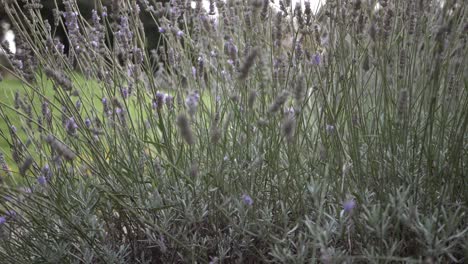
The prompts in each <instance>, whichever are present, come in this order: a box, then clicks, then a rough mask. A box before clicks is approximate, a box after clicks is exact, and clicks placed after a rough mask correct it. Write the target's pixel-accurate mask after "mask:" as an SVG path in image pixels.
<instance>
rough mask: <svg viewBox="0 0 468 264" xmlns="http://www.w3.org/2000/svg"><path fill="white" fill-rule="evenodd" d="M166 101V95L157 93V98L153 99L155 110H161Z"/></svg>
mask: <svg viewBox="0 0 468 264" xmlns="http://www.w3.org/2000/svg"><path fill="white" fill-rule="evenodd" d="M165 99H166V95H165V94H163V93H161V92H160V91H157V92H156V96H155V98H154V99H153V109H156V108H157V109H161V108H162V107H163V105H164V101H165Z"/></svg>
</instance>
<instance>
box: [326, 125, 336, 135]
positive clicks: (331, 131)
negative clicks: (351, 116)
mask: <svg viewBox="0 0 468 264" xmlns="http://www.w3.org/2000/svg"><path fill="white" fill-rule="evenodd" d="M325 130H326V131H327V133H329V134H332V133H334V132H335V126H333V125H327V126H326V127H325Z"/></svg>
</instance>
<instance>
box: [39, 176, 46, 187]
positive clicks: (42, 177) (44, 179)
mask: <svg viewBox="0 0 468 264" xmlns="http://www.w3.org/2000/svg"><path fill="white" fill-rule="evenodd" d="M37 182H38V183H39V184H40V185H46V184H47V179H46V177H44V175H41V176H39V177H38V178H37Z"/></svg>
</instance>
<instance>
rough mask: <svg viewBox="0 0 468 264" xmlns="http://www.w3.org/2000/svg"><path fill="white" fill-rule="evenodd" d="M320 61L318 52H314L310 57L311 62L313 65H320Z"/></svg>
mask: <svg viewBox="0 0 468 264" xmlns="http://www.w3.org/2000/svg"><path fill="white" fill-rule="evenodd" d="M320 61H321V58H320V54H318V53H316V54H315V55H314V56H313V57H312V64H313V65H320Z"/></svg>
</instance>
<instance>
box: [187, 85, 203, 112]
mask: <svg viewBox="0 0 468 264" xmlns="http://www.w3.org/2000/svg"><path fill="white" fill-rule="evenodd" d="M199 101H200V94H199V93H198V91H194V92H193V93H191V94H190V95H189V96H188V97H187V99H186V100H185V104H186V105H187V107H188V109H189V113H190V115H191V116H193V115H194V114H195V112H196V111H197V108H198V102H199Z"/></svg>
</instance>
